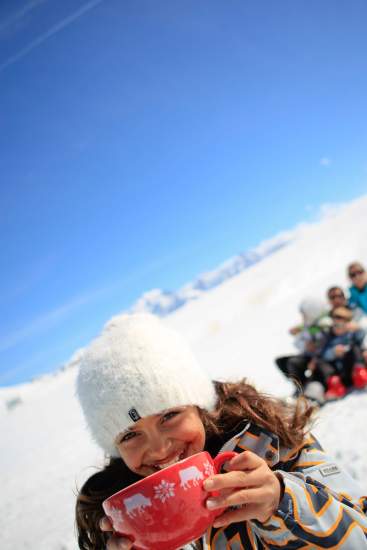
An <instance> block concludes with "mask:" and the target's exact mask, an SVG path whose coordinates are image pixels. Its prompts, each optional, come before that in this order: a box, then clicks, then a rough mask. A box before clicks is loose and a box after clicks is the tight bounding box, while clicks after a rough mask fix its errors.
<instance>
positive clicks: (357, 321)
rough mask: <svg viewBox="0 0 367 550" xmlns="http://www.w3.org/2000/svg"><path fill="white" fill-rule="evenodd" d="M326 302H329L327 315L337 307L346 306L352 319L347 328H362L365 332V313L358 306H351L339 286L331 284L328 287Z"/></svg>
mask: <svg viewBox="0 0 367 550" xmlns="http://www.w3.org/2000/svg"><path fill="white" fill-rule="evenodd" d="M326 296H327V299H328V302H329V304H330V311H329V316H330V317H332V312H333V310H334V309H335V308H337V307H346V308H349V309H350V310H351V312H352V320H351V321H350V323H349V326H348V328H349V330H351V331H354V330H359V329H363V330H365V331H366V333H367V315H366V314H365V312H364V311H363V310H362V309H361V308H360V307H357V306H356V305H354V307H351V305H350V304H349V302H348V300H347V297H346V295H345V292H344V290H343V289H342V287H340V286H331V287H330V288H328V290H327V293H326Z"/></svg>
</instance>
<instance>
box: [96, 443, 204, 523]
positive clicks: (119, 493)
mask: <svg viewBox="0 0 367 550" xmlns="http://www.w3.org/2000/svg"><path fill="white" fill-rule="evenodd" d="M203 454H204V455H207V456H209V457H210V460H211V461H212V462H214V460H213V458H212V456H211V455H210V454H209V453H208V451H200V452H199V453H195V454H193V455H191V456H187V457H186V458H183V459H182V460H179V461H178V462H175V463H174V464H171V465H170V466H167V467H166V468H163V469H162V470H159V471H158V472H153V473H152V474H149V475H148V476H146V477H143V478H142V479H139V480H138V481H135V482H134V483H132V484H131V485H129V486H128V487H124V488H123V489H120V490H119V491H116V492H115V493H113V495H111V496H109V497H107V498H106V499H105V500H104V501H103V502H102V506H103V509H104V504H105V503H107V502H108V501H109V500H111V499H113V498H115V497H116V496H120V495H121V494H123V493H127V492H129V491H130V490H135V488H136V487H138V486H139V485H143V484H144V482H145V481H146V480H147V479H152V478H154V477H158V476H161V475H162V473H164V472H165V471H166V470H174V469H175V467H176V466H178V465H180V464H184V463H185V462H188V461H189V460H192V459H193V458H195V457H197V456H199V455H203ZM105 512H106V510H105Z"/></svg>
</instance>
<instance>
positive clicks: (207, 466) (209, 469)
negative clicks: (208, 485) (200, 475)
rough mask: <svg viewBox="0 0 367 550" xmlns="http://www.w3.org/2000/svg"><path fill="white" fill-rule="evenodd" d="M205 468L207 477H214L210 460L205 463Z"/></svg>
mask: <svg viewBox="0 0 367 550" xmlns="http://www.w3.org/2000/svg"><path fill="white" fill-rule="evenodd" d="M203 466H204V473H205V475H206V476H208V477H209V476H212V475H214V468H213V464H210V462H209V460H207V461H206V462H204V464H203Z"/></svg>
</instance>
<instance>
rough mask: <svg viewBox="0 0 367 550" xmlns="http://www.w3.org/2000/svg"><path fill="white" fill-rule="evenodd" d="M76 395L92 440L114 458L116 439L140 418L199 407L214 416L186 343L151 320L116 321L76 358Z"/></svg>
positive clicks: (142, 316) (205, 379) (206, 384)
mask: <svg viewBox="0 0 367 550" xmlns="http://www.w3.org/2000/svg"><path fill="white" fill-rule="evenodd" d="M77 395H78V398H79V401H80V403H81V406H82V409H83V412H84V415H85V419H86V421H87V424H88V427H89V429H90V431H91V433H92V437H93V439H94V440H95V441H96V442H97V443H98V444H99V445H100V446H101V447H102V449H104V451H105V452H106V453H107V454H108V455H110V456H118V451H117V448H116V446H115V438H116V436H117V435H118V434H119V433H121V432H122V431H124V430H125V429H126V428H128V427H129V426H131V425H133V424H134V422H136V421H137V420H139V419H140V418H142V417H144V416H148V415H151V414H157V413H159V412H161V411H164V410H166V409H169V408H173V407H177V406H183V405H197V406H198V407H200V408H203V409H206V410H209V411H210V410H213V409H214V407H215V403H216V393H215V389H214V385H213V383H212V381H211V379H210V377H209V375H208V374H207V373H206V372H205V371H204V370H203V369H202V368H201V367H200V366H199V364H198V362H197V361H196V359H195V357H194V355H193V354H192V352H191V350H190V348H189V347H188V345H187V343H186V342H185V341H184V340H183V338H182V337H181V336H180V335H179V334H178V333H177V332H176V331H174V330H172V329H171V328H168V327H167V326H166V325H165V324H164V323H163V322H162V321H160V320H159V319H158V318H157V317H154V316H153V315H151V314H146V313H136V314H132V315H121V316H118V317H115V318H114V319H113V320H112V322H110V323H109V324H108V325H107V326H106V327H105V328H104V330H103V332H102V333H101V335H100V336H99V337H98V338H96V339H95V340H94V341H93V342H92V343H91V344H90V345H89V346H88V348H86V349H85V350H84V351H83V353H82V355H81V358H80V362H79V372H78V377H77Z"/></svg>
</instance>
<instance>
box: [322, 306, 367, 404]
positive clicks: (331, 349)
mask: <svg viewBox="0 0 367 550" xmlns="http://www.w3.org/2000/svg"><path fill="white" fill-rule="evenodd" d="M331 319H332V322H333V324H332V326H331V328H330V329H329V332H328V334H327V336H326V339H325V342H324V345H323V348H322V349H321V351H320V354H319V360H318V362H317V369H319V370H320V371H323V370H324V369H326V372H328V380H327V385H328V391H327V392H326V397H327V398H329V399H332V398H336V397H342V396H343V395H345V393H346V388H347V387H350V386H356V387H359V388H360V387H363V386H364V385H367V369H366V368H365V363H366V361H367V351H366V350H365V344H364V341H365V336H366V333H365V331H364V330H362V329H359V330H354V327H352V328H353V330H351V327H350V323H351V321H352V312H351V310H350V309H349V308H346V307H343V306H341V307H337V308H335V309H333V311H332V312H331ZM330 366H331V367H332V369H333V372H332V373H330V370H328V369H330ZM331 374H332V376H331ZM363 380H365V384H363Z"/></svg>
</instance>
